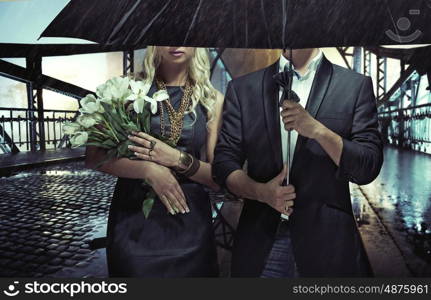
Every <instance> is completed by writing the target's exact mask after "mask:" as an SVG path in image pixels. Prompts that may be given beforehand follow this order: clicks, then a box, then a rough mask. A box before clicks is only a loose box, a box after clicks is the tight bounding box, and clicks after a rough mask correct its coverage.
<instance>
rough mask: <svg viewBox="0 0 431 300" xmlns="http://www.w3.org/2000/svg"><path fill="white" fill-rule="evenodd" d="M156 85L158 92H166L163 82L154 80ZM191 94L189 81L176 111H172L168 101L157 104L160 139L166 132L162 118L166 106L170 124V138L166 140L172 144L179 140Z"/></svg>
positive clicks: (172, 108) (191, 89)
mask: <svg viewBox="0 0 431 300" xmlns="http://www.w3.org/2000/svg"><path fill="white" fill-rule="evenodd" d="M156 84H157V88H158V90H165V91H166V92H167V90H166V84H165V83H164V81H163V80H160V79H159V78H157V79H156ZM192 94H193V87H192V84H191V82H190V80H187V82H186V86H185V88H184V94H183V97H182V98H181V104H180V107H179V108H178V111H176V110H175V109H174V107H173V106H172V104H171V102H170V101H169V99H168V100H165V101H163V102H159V110H160V132H161V134H162V137H164V138H166V132H165V117H164V106H166V110H167V111H168V117H169V121H170V123H171V130H170V136H169V138H168V141H170V142H171V143H173V144H175V145H176V144H177V143H178V141H179V140H180V138H181V133H182V131H183V123H184V115H185V113H186V110H187V109H188V108H189V107H190V102H191V97H192Z"/></svg>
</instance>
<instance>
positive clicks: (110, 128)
mask: <svg viewBox="0 0 431 300" xmlns="http://www.w3.org/2000/svg"><path fill="white" fill-rule="evenodd" d="M103 121H104V122H105V125H106V127H108V129H109V131H110V132H111V133H112V135H113V136H114V138H115V140H116V141H117V143H119V142H120V140H119V139H118V137H117V135H116V134H115V132H114V129H113V128H112V127H111V125H110V124H109V123H108V122H106V120H103Z"/></svg>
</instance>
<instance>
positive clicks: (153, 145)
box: [150, 141, 157, 150]
mask: <svg viewBox="0 0 431 300" xmlns="http://www.w3.org/2000/svg"><path fill="white" fill-rule="evenodd" d="M156 144H157V142H156V141H150V149H151V150H154V147H156Z"/></svg>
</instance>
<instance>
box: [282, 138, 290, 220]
mask: <svg viewBox="0 0 431 300" xmlns="http://www.w3.org/2000/svg"><path fill="white" fill-rule="evenodd" d="M291 142H292V134H291V132H290V131H288V132H287V151H286V152H287V157H286V158H287V160H286V164H287V176H286V186H288V185H289V184H290V155H291V153H290V144H291ZM281 219H282V220H285V221H289V216H288V215H285V214H282V215H281Z"/></svg>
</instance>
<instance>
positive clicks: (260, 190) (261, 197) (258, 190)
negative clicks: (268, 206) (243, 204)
mask: <svg viewBox="0 0 431 300" xmlns="http://www.w3.org/2000/svg"><path fill="white" fill-rule="evenodd" d="M265 188H266V185H265V183H260V182H256V183H255V184H254V193H253V194H254V195H255V197H254V198H255V199H254V200H257V201H259V202H265Z"/></svg>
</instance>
